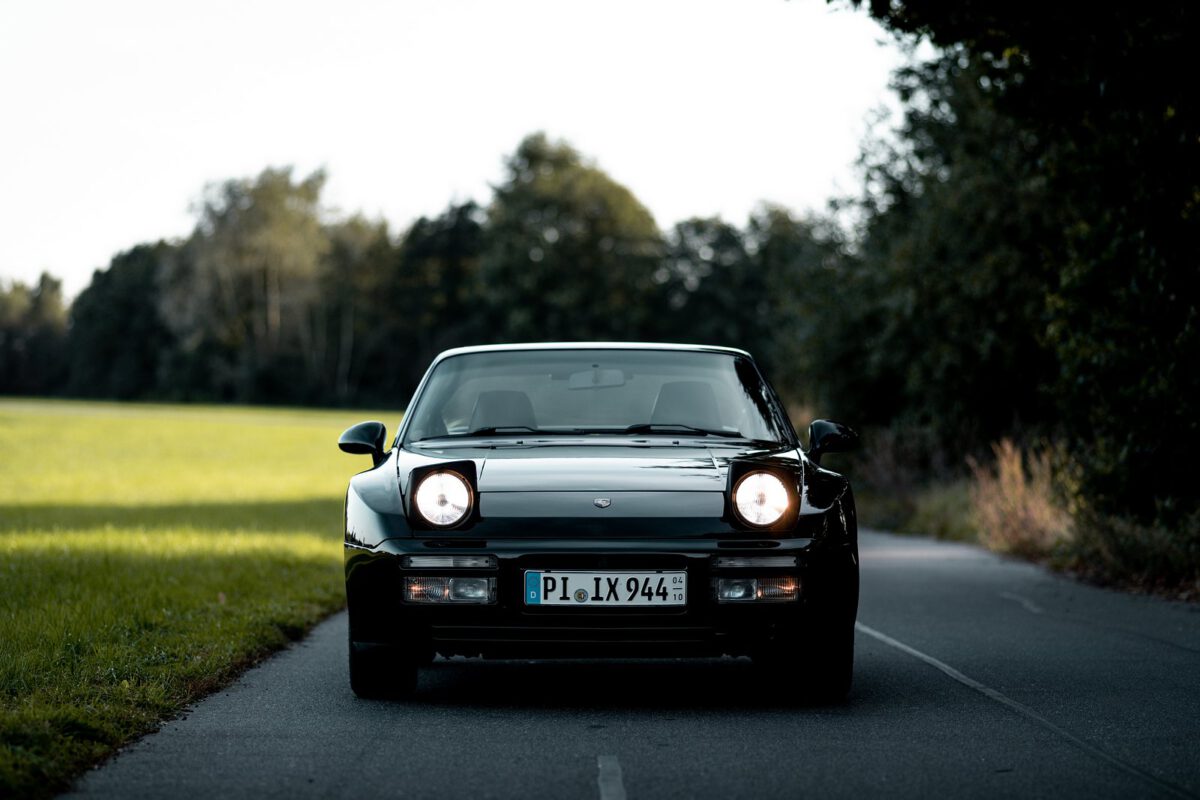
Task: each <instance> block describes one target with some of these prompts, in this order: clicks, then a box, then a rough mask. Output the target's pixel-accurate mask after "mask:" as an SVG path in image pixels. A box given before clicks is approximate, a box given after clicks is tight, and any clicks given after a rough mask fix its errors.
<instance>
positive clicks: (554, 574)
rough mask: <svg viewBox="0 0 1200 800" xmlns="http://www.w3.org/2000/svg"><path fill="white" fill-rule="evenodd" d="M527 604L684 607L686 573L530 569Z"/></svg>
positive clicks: (528, 571) (527, 581)
mask: <svg viewBox="0 0 1200 800" xmlns="http://www.w3.org/2000/svg"><path fill="white" fill-rule="evenodd" d="M525 605H527V606H580V607H582V606H587V607H589V608H602V607H617V606H620V607H622V608H624V607H628V606H682V605H687V573H686V572H575V571H569V572H560V571H557V570H554V571H551V570H527V571H526V572H525Z"/></svg>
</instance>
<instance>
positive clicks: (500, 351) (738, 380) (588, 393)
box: [338, 343, 858, 700]
mask: <svg viewBox="0 0 1200 800" xmlns="http://www.w3.org/2000/svg"><path fill="white" fill-rule="evenodd" d="M386 436H387V433H386V428H385V427H384V425H383V424H382V423H380V422H363V423H360V424H358V425H355V426H354V427H352V428H350V429H349V430H347V431H346V432H345V433H343V434H342V436H341V439H340V440H339V442H338V444H339V446H340V447H341V449H342V450H345V451H346V452H348V453H361V454H369V455H370V456H371V458H372V460H373V462H374V467H373V468H372V469H369V470H367V471H366V472H362V473H360V474H358V475H355V476H354V477H353V478H352V479H351V480H350V488H349V491H348V492H347V494H346V543H345V556H346V597H347V601H348V605H349V616H350V685H351V687H352V688H353V689H354V691H355V693H357V694H358V695H360V696H371V697H380V696H390V697H402V696H405V695H408V694H411V693H412V692H413V691H414V689H415V687H416V683H417V672H418V669H419V667H420V666H421V665H423V664H427V663H428V662H429V661H431V660H432V659H433V657H434V655H435V654H437V653H440V654H442V655H443V656H451V655H463V656H484V657H523V658H557V657H570V656H587V657H592V656H603V655H613V656H672V657H673V656H681V655H701V656H713V655H721V654H728V655H735V656H737V655H749V656H751V657H753V658H754V659H755V660H756V661H760V662H761V663H762V664H764V665H765V666H766V667H767V668H768V669H771V670H774V671H779V672H781V673H784V674H786V676H787V677H788V681H787V682H786V683H784V684H783V686H784V687H787V688H788V690H789V691H794V692H797V693H798V694H804V695H807V696H812V697H817V698H821V699H826V700H828V699H838V698H841V697H844V696H845V694H846V693H847V691H848V690H849V688H850V679H851V671H852V664H853V657H854V620H855V616H856V614H857V609H858V531H857V525H856V521H855V511H854V499H853V495H852V494H851V491H850V486H849V482H848V481H847V480H846V478H844V477H843V476H841V475H839V474H837V473H835V472H831V471H829V470H826V469H823V468H821V466H820V460H821V456H822V455H823V454H824V453H829V452H838V451H845V450H848V449H850V448H851V447H853V446H854V445H855V442H856V436H855V434H854V433H853V431H851V430H850V429H849V428H846V427H844V426H842V425H838V424H836V423H832V422H827V421H825V420H817V421H815V422H813V423H812V425H811V426H810V428H809V449H808V450H807V452H805V451H802V450H801V448H800V443H799V441H798V440H797V437H796V432H795V431H794V430H793V428H792V425H791V423H790V422H789V421H788V418H787V415H786V414H785V413H784V410H783V407H782V405H781V404H780V402H779V399H778V397H777V396H776V394H775V392H774V390H773V389H772V388H771V386H770V385H769V384H768V383H767V381H766V380H765V379H764V378H763V376H762V374H761V373H760V372H759V370H758V367H757V366H756V365H755V363H754V361H753V359H751V357H750V356H749V355H748V354H747V353H745V352H743V351H741V350H732V349H728V348H721V347H700V346H684V345H665V344H592V343H563V344H522V345H498V346H490V347H470V348H462V349H458V350H449V351H447V352H445V353H442V354H441V355H440V356H438V357H437V358H436V359H435V360H434V362H433V364H432V365H431V366H430V368H429V371H428V372H427V373H426V374H425V377H424V379H423V380H422V381H421V384H420V386H419V387H418V388H417V391H416V394H415V395H414V396H413V399H412V403H411V404H410V405H409V408H408V412H407V414H406V415H405V417H404V421H403V423H402V424H401V426H400V432H399V434H398V435H397V437H396V440H395V441H394V442H393V443H392V445H391V448H390V449H387V444H386Z"/></svg>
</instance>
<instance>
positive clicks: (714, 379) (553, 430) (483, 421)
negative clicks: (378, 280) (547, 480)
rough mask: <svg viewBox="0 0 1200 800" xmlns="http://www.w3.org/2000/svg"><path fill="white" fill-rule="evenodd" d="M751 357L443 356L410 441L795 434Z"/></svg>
mask: <svg viewBox="0 0 1200 800" xmlns="http://www.w3.org/2000/svg"><path fill="white" fill-rule="evenodd" d="M786 430H788V423H787V422H786V418H785V417H783V414H782V412H781V410H780V409H779V405H778V403H777V401H776V400H775V398H774V395H773V393H772V392H771V391H770V389H769V388H768V387H767V385H766V384H765V383H764V382H763V379H762V377H761V376H760V375H759V372H758V369H757V368H756V367H755V366H754V363H753V362H752V361H750V359H748V358H746V357H744V356H739V355H736V354H732V353H712V352H700V351H680V350H608V349H605V350H502V351H493V352H484V353H467V354H463V355H458V356H451V357H450V358H447V359H445V360H444V361H442V362H441V363H439V364H438V365H437V367H436V368H435V369H434V371H433V374H432V375H430V377H429V381H428V382H427V383H426V385H425V389H424V391H422V392H421V396H420V397H419V398H418V400H417V403H416V407H415V408H414V409H413V411H412V419H411V421H410V424H409V427H408V431H407V434H406V435H405V442H406V443H411V442H418V441H422V440H426V439H439V438H445V437H466V436H510V435H511V436H529V435H530V434H531V433H532V434H541V435H585V434H587V435H591V434H599V435H603V434H638V435H639V436H647V435H649V436H653V435H674V436H676V437H678V436H710V437H718V438H740V439H753V440H762V441H769V442H787V441H788V440H789V437H788V435H787V434H786V433H785V431H786Z"/></svg>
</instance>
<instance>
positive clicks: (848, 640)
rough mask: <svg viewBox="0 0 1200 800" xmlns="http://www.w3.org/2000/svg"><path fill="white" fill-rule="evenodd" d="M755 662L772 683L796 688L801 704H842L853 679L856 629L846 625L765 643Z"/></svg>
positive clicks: (755, 654)
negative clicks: (802, 702)
mask: <svg viewBox="0 0 1200 800" xmlns="http://www.w3.org/2000/svg"><path fill="white" fill-rule="evenodd" d="M753 658H754V663H755V664H756V665H758V667H759V668H760V669H762V670H763V671H764V672H766V673H767V674H768V676H769V679H770V680H771V681H773V682H778V683H780V684H781V685H782V686H795V687H796V689H797V690H798V692H799V695H798V697H797V699H798V700H801V701H804V702H807V703H813V704H817V705H827V704H835V703H841V702H843V701H845V699H846V697H847V695H849V694H850V685H851V683H852V682H853V679H854V626H853V624H851V625H845V624H844V623H843V624H841V625H839V626H837V627H836V628H834V627H832V626H830V627H829V628H826V629H824V630H821V631H812V632H810V633H808V634H807V635H804V634H797V635H796V636H795V638H791V639H786V640H785V639H775V640H773V641H770V642H765V643H763V645H762V646H761V647H760V648H759V649H758V650H757V652H755V653H754V656H753Z"/></svg>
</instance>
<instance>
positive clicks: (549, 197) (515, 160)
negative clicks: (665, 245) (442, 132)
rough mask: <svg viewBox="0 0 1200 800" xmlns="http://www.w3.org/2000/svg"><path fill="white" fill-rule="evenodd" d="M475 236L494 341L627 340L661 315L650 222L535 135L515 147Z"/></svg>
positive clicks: (567, 151) (579, 162)
mask: <svg viewBox="0 0 1200 800" xmlns="http://www.w3.org/2000/svg"><path fill="white" fill-rule="evenodd" d="M485 238H486V240H487V245H486V249H485V251H484V255H483V261H482V265H481V283H482V290H483V299H484V302H485V305H486V309H485V310H486V319H487V321H488V326H489V327H488V330H489V331H491V332H493V335H494V337H495V338H497V339H502V340H508V341H512V340H534V341H539V340H540V341H545V340H553V339H614V340H629V339H637V338H640V337H642V336H644V334H645V331H646V330H647V329H648V328H649V326H650V324H651V320H652V319H653V317H654V315H655V314H656V313H658V312H659V311H660V310H661V308H659V307H657V305H656V303H655V301H654V298H655V297H657V296H658V294H657V289H656V286H655V284H654V281H653V275H654V272H655V269H656V268H657V267H658V266H659V263H660V258H661V256H662V239H661V235H660V234H659V231H658V228H657V226H656V225H655V223H654V218H653V217H652V216H651V215H650V212H649V211H647V210H646V208H645V207H644V206H643V205H642V204H641V203H640V202H638V200H637V198H635V197H634V196H633V194H632V193H631V192H630V191H629V190H628V189H627V188H625V187H624V186H622V185H621V184H619V183H617V182H616V181H614V180H613V179H612V178H610V177H609V176H608V175H607V174H605V173H604V172H603V171H602V170H600V169H599V168H598V167H596V166H595V165H593V164H590V163H587V162H586V161H585V160H584V159H583V158H582V157H581V156H580V154H579V153H578V152H576V151H575V150H574V149H573V148H571V147H570V146H569V145H567V144H566V143H563V142H553V141H551V140H549V139H548V138H547V137H546V136H545V135H543V134H535V135H533V136H530V137H528V138H526V139H525V140H524V141H523V142H521V144H520V146H519V147H518V148H517V151H516V153H514V154H513V156H512V157H511V158H509V159H508V161H507V164H506V175H505V179H504V181H503V182H502V183H501V184H500V185H499V186H497V187H496V190H495V198H494V199H493V201H492V205H491V207H490V208H489V210H488V222H487V227H486V233H485Z"/></svg>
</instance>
